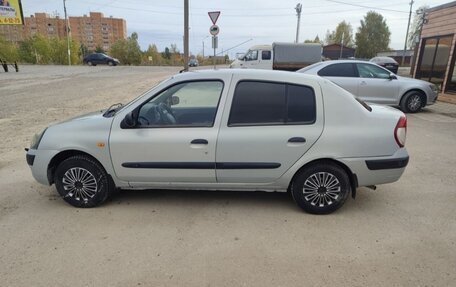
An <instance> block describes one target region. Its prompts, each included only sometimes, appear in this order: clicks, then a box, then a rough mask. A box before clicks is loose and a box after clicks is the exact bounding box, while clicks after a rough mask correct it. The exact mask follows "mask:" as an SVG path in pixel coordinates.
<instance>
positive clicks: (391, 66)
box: [370, 57, 399, 74]
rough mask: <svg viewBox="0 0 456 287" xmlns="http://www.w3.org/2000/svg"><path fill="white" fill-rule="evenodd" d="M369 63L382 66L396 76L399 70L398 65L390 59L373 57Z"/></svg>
mask: <svg viewBox="0 0 456 287" xmlns="http://www.w3.org/2000/svg"><path fill="white" fill-rule="evenodd" d="M370 62H372V63H375V64H377V65H379V66H382V67H383V68H385V69H388V70H390V71H391V72H393V73H395V74H397V70H398V69H399V64H398V63H397V62H396V60H394V59H393V58H391V57H374V58H372V59H370Z"/></svg>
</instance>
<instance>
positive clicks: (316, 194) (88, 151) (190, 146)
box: [26, 69, 409, 214]
mask: <svg viewBox="0 0 456 287" xmlns="http://www.w3.org/2000/svg"><path fill="white" fill-rule="evenodd" d="M406 126H407V122H406V117H405V116H404V114H403V113H402V112H401V111H399V110H396V109H394V108H390V107H385V106H377V105H372V106H368V105H366V104H365V103H363V102H361V101H359V100H357V99H355V98H354V97H353V95H351V94H350V93H348V92H347V91H345V90H343V89H342V88H340V87H338V86H337V85H335V84H333V83H332V82H331V81H328V80H325V79H323V78H320V77H316V76H309V75H304V74H300V73H290V72H278V71H261V70H237V69H227V70H219V71H197V72H187V73H182V74H179V75H176V76H173V77H171V78H170V79H168V80H166V81H164V82H162V83H160V84H159V85H157V86H156V87H154V88H152V89H151V90H150V91H148V92H146V93H145V94H143V95H142V96H140V97H139V98H137V99H135V100H133V101H132V102H130V103H129V104H127V105H125V106H115V107H111V108H109V109H107V110H106V111H103V112H95V113H92V114H88V115H84V116H80V117H78V118H75V119H72V120H68V121H65V122H62V123H59V124H56V125H52V126H50V127H48V128H47V129H46V130H45V131H43V132H41V133H39V134H37V135H36V136H35V137H34V140H33V142H32V144H31V147H30V149H27V150H28V151H27V156H26V158H27V162H28V164H29V166H30V168H31V170H32V174H33V176H34V177H35V179H36V180H37V181H38V182H40V183H42V184H45V185H51V184H53V183H54V184H55V185H56V188H57V191H58V192H59V194H60V195H61V196H62V197H63V199H64V200H65V201H67V202H68V203H70V204H72V205H74V206H77V207H93V206H97V205H99V204H101V203H103V202H104V201H105V200H106V199H107V198H108V196H109V195H110V193H111V192H112V191H113V190H114V189H115V188H122V189H154V188H158V189H198V190H243V191H244V190H245V191H255V190H263V191H281V192H286V191H287V190H290V191H291V193H292V195H293V198H294V200H295V201H296V202H297V204H298V205H299V206H300V207H302V208H303V209H304V210H305V211H307V212H311V213H320V214H321V213H330V212H332V211H334V210H336V209H338V208H339V207H341V206H342V205H343V203H344V202H345V200H346V199H347V197H348V196H349V195H350V194H351V195H352V196H353V197H354V196H355V192H356V188H357V187H359V186H373V185H376V184H382V183H389V182H394V181H397V180H398V179H399V178H400V176H401V175H402V173H403V172H404V169H405V167H406V165H407V163H408V159H409V156H408V154H407V151H406V149H405V147H404V144H405V138H406Z"/></svg>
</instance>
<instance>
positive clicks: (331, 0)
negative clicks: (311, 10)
mask: <svg viewBox="0 0 456 287" xmlns="http://www.w3.org/2000/svg"><path fill="white" fill-rule="evenodd" d="M325 1H327V2H333V3H338V4H344V5H349V6H355V7H362V8H367V9H374V10H381V11H388V12H397V13H408V11H402V10H394V9H387V8H379V7H373V6H366V5H360V4H353V3H347V2H342V1H337V0H325Z"/></svg>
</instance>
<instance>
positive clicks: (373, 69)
mask: <svg viewBox="0 0 456 287" xmlns="http://www.w3.org/2000/svg"><path fill="white" fill-rule="evenodd" d="M297 72H298V73H304V74H310V75H319V76H321V77H325V78H327V79H329V80H331V81H332V82H334V83H336V84H337V85H339V86H341V87H342V88H344V89H346V90H347V91H349V92H350V93H352V94H353V95H355V96H357V97H358V98H360V99H361V100H363V101H366V102H369V103H376V104H383V105H389V106H397V107H400V108H401V110H402V111H404V112H409V113H415V112H418V111H420V110H421V108H423V107H425V106H428V105H432V104H434V103H435V101H436V100H437V96H438V88H437V86H436V85H434V84H432V83H429V82H426V81H422V80H417V79H412V78H406V77H401V76H397V75H395V74H394V73H392V72H391V71H389V70H387V69H385V68H383V67H380V66H379V65H377V64H375V63H371V62H365V61H356V60H335V61H325V62H320V63H316V64H313V65H311V66H308V67H305V68H303V69H301V70H299V71H297Z"/></svg>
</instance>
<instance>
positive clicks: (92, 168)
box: [54, 155, 114, 208]
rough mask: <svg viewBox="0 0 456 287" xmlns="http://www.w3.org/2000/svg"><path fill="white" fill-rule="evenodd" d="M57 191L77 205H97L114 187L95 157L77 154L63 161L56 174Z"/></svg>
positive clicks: (104, 199) (87, 206) (85, 206)
mask: <svg viewBox="0 0 456 287" xmlns="http://www.w3.org/2000/svg"><path fill="white" fill-rule="evenodd" d="M54 182H55V187H56V188H57V192H58V193H59V194H60V196H62V198H63V199H64V200H65V201H66V202H67V203H69V204H71V205H73V206H75V207H83V208H89V207H95V206H98V205H100V204H102V203H103V202H105V201H106V199H107V198H108V197H109V195H110V194H111V191H112V190H113V189H114V188H113V184H111V181H110V179H109V177H108V174H107V173H106V171H105V170H104V168H103V167H102V166H101V165H100V164H99V163H98V162H97V161H95V160H94V159H92V158H91V157H89V156H85V155H76V156H72V157H69V158H67V159H66V160H64V161H62V162H61V163H60V164H59V165H58V167H57V169H56V171H55V174H54Z"/></svg>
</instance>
